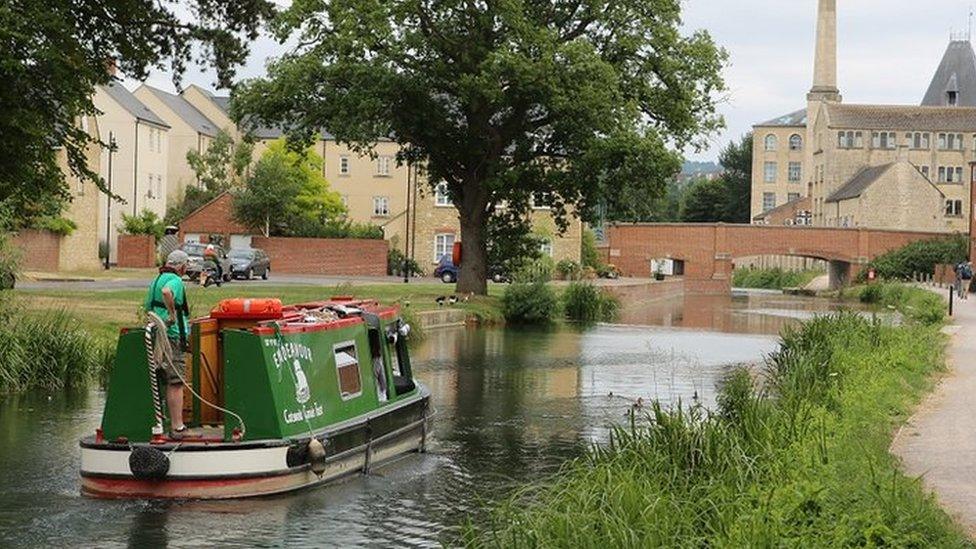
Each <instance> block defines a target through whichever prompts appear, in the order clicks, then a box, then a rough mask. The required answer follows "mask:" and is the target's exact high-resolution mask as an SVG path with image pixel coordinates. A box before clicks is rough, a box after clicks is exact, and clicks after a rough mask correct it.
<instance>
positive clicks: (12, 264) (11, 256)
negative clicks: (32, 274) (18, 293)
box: [0, 232, 20, 305]
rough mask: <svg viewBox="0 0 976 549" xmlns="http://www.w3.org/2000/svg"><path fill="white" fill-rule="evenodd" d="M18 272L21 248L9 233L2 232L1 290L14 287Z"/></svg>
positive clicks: (0, 246) (0, 239) (0, 244)
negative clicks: (14, 242) (11, 238)
mask: <svg viewBox="0 0 976 549" xmlns="http://www.w3.org/2000/svg"><path fill="white" fill-rule="evenodd" d="M18 274H20V250H19V249H18V248H17V247H16V246H14V244H13V242H12V241H11V240H10V235H9V234H7V233H3V232H0V290H9V289H11V288H13V287H14V282H15V280H16V278H17V275H18ZM0 305H2V304H0Z"/></svg>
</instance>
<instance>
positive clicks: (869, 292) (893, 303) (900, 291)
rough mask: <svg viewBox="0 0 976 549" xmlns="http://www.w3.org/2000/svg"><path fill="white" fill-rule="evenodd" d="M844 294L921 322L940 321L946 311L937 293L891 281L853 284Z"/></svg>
mask: <svg viewBox="0 0 976 549" xmlns="http://www.w3.org/2000/svg"><path fill="white" fill-rule="evenodd" d="M844 295H845V296H846V297H852V298H856V299H858V300H859V301H861V303H871V304H876V305H880V306H882V307H886V308H891V309H895V310H897V311H898V312H900V313H901V314H902V315H904V316H905V317H907V318H909V319H911V320H913V321H915V322H920V323H922V324H939V323H942V322H943V321H945V317H946V312H947V311H946V308H947V305H946V304H945V303H944V302H943V301H942V298H941V297H939V296H938V295H936V294H934V293H932V292H929V291H927V290H921V289H919V288H912V287H910V286H905V285H903V284H898V283H892V282H875V283H871V284H867V285H864V286H855V287H853V288H850V289H847V290H845V292H844Z"/></svg>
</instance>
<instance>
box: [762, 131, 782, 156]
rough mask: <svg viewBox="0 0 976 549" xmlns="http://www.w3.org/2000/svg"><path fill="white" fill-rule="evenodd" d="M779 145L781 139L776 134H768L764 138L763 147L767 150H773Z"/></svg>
mask: <svg viewBox="0 0 976 549" xmlns="http://www.w3.org/2000/svg"><path fill="white" fill-rule="evenodd" d="M778 145H779V139H777V138H776V135H775V134H771V133H770V134H767V135H766V138H765V140H763V148H764V149H765V150H766V151H769V152H772V151H775V150H776V147H777V146H778Z"/></svg>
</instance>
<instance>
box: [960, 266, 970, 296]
mask: <svg viewBox="0 0 976 549" xmlns="http://www.w3.org/2000/svg"><path fill="white" fill-rule="evenodd" d="M972 283H973V264H972V263H971V262H969V261H965V262H963V263H962V266H961V267H960V268H959V297H960V298H962V299H969V288H970V286H971V285H972Z"/></svg>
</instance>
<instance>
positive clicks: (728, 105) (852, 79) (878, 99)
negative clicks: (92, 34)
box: [129, 0, 970, 160]
mask: <svg viewBox="0 0 976 549" xmlns="http://www.w3.org/2000/svg"><path fill="white" fill-rule="evenodd" d="M837 3H838V17H837V18H838V26H837V34H838V51H837V55H838V81H839V82H838V85H839V87H840V91H841V94H842V95H843V96H844V101H845V102H848V103H894V104H899V103H900V104H917V103H919V102H921V100H922V96H923V95H924V94H925V90H926V88H927V87H928V83H929V80H930V78H931V77H932V74H933V73H934V71H935V69H936V67H937V66H938V64H939V60H940V59H941V58H942V54H943V52H944V51H945V47H946V45H947V44H948V42H949V33H950V30H955V31H956V32H961V33H965V32H966V29H967V28H968V16H969V10H970V2H968V1H965V0H838V2H837ZM816 8H817V0H685V8H684V9H685V26H686V27H687V28H688V29H689V30H691V29H705V30H708V31H709V32H710V33H711V34H712V36H713V37H714V38H715V40H716V41H717V42H718V44H719V45H721V46H722V47H724V48H725V49H726V50H728V52H729V66H728V67H727V68H726V70H725V78H726V82H727V84H728V88H729V90H728V93H727V97H726V98H725V100H724V101H723V103H722V104H721V106H720V111H721V113H722V114H723V115H724V116H725V120H726V124H727V126H728V127H727V129H726V130H725V131H723V132H722V133H721V134H719V135H717V136H715V137H713V138H712V146H711V148H710V149H709V150H706V151H702V152H700V153H695V152H694V151H687V152H686V154H687V156H688V157H689V158H690V159H695V160H712V159H715V158H717V157H718V153H719V151H720V150H721V149H722V147H724V146H725V144H726V143H728V142H729V141H730V140H733V139H737V138H738V137H739V136H741V135H742V134H744V133H745V132H747V131H749V130H750V128H751V126H752V125H753V124H755V123H757V122H762V121H765V120H769V119H772V118H775V117H777V116H780V115H783V114H786V113H788V112H792V111H794V110H797V109H800V108H803V107H805V106H806V92H807V90H809V88H810V83H811V79H812V74H813V42H814V34H815V28H816ZM280 51H281V46H279V45H277V44H276V43H275V42H273V41H272V40H269V39H262V40H259V41H258V42H256V43H255V44H254V45H253V52H252V55H251V58H250V60H249V61H248V63H247V65H246V66H245V67H244V68H242V69H241V71H240V72H239V74H240V76H242V77H250V76H259V75H262V74H263V73H264V65H265V62H266V59H268V58H269V57H274V56H276V55H278V53H279V52H280ZM149 81H150V84H152V85H156V86H159V87H162V88H164V89H167V90H170V91H172V90H173V85H172V83H171V82H170V77H169V75H168V74H164V73H159V74H154V75H153V76H152V77H150V79H149ZM213 81H214V78H213V75H212V73H200V72H199V71H197V70H193V69H191V70H190V71H189V72H188V73H187V74H186V75H185V77H184V82H186V83H196V84H199V85H201V86H204V87H206V88H210V89H212V87H213V86H212V84H213ZM133 85H134V83H129V87H133Z"/></svg>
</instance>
